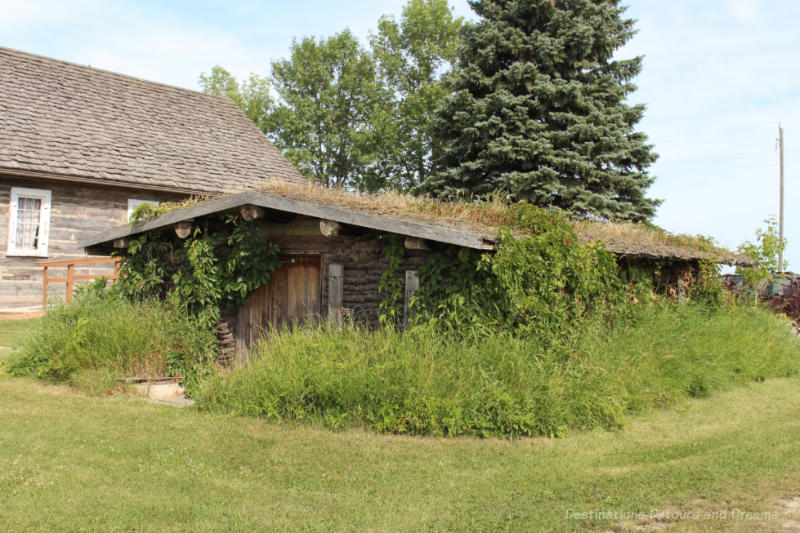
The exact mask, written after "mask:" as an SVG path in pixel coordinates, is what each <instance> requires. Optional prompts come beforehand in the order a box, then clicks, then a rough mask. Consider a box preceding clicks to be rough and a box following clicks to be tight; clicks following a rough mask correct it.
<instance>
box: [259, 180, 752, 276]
mask: <svg viewBox="0 0 800 533" xmlns="http://www.w3.org/2000/svg"><path fill="white" fill-rule="evenodd" d="M260 190H261V191H262V192H266V193H270V194H275V195H278V196H283V197H286V198H290V199H293V200H300V201H308V202H312V203H319V204H323V205H329V206H331V207H341V208H346V209H353V210H357V211H361V212H366V213H374V214H380V215H388V216H395V217H400V218H407V219H411V220H416V221H420V222H428V223H434V224H440V225H444V226H449V227H452V228H454V229H461V230H472V231H476V232H478V233H485V234H494V233H496V231H497V229H498V228H508V229H511V230H512V231H515V232H520V233H523V234H525V233H530V232H531V231H535V230H533V229H532V228H531V227H530V226H528V225H525V224H520V223H519V221H518V219H517V218H516V217H515V216H514V214H513V213H512V212H510V211H509V205H508V204H507V203H506V202H505V201H504V200H503V199H502V198H500V197H495V198H493V199H490V200H484V201H479V202H466V201H461V202H455V201H442V200H435V199H431V198H428V197H424V196H413V195H411V194H408V193H399V192H393V191H389V192H383V193H377V194H376V193H358V192H353V191H347V190H342V189H329V188H327V187H322V186H320V185H317V184H314V183H311V182H309V183H307V184H296V183H280V182H270V183H265V184H263V185H262V187H261V189H260ZM543 211H544V210H543ZM570 224H572V226H573V228H574V230H575V231H576V233H577V234H578V237H579V238H580V239H581V240H582V241H584V242H587V241H603V242H615V243H617V244H618V245H619V246H620V250H612V251H615V252H617V251H620V252H624V251H626V252H627V253H629V254H634V255H635V254H636V253H641V252H643V251H647V250H650V251H655V250H657V252H655V253H662V254H665V255H667V256H670V255H674V256H677V257H694V256H698V257H704V258H708V259H717V260H720V261H727V262H735V261H737V260H740V259H741V258H738V257H737V256H736V255H735V254H733V253H732V252H730V251H728V250H725V249H723V248H719V247H717V246H715V245H714V244H713V242H712V241H711V240H710V239H709V238H708V237H703V236H692V235H673V234H671V233H669V232H667V231H664V230H662V229H660V228H657V227H655V226H653V225H650V224H640V223H632V222H623V223H614V222H609V221H599V220H587V219H572V220H570Z"/></svg>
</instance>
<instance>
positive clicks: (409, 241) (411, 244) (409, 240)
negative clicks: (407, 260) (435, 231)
mask: <svg viewBox="0 0 800 533" xmlns="http://www.w3.org/2000/svg"><path fill="white" fill-rule="evenodd" d="M406 248H408V249H409V250H429V249H430V248H428V245H427V244H425V239H420V238H417V237H406Z"/></svg>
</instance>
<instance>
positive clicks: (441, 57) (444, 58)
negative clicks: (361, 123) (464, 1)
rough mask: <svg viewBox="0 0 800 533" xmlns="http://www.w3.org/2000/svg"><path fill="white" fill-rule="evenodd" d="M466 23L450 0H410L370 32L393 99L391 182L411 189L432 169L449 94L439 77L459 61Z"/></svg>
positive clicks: (388, 142) (387, 140)
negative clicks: (434, 125)
mask: <svg viewBox="0 0 800 533" xmlns="http://www.w3.org/2000/svg"><path fill="white" fill-rule="evenodd" d="M462 23H463V21H462V19H461V18H453V13H452V11H451V10H450V6H449V5H448V3H447V0H410V1H409V2H408V4H406V6H405V7H404V8H403V14H402V17H401V18H400V21H399V22H398V21H396V20H395V19H394V17H390V16H383V17H381V19H380V21H379V22H378V32H377V34H375V35H373V36H372V38H371V44H372V49H373V53H374V54H375V58H376V60H377V62H378V68H379V72H380V75H381V77H382V79H383V83H384V86H385V87H387V88H388V89H389V90H390V91H392V96H393V99H394V102H393V113H392V119H391V120H389V121H387V123H386V124H385V127H384V128H383V129H382V130H381V132H382V153H383V155H384V158H383V163H384V165H385V167H384V170H383V171H384V172H385V174H386V177H387V179H388V180H389V185H390V186H392V187H395V188H398V189H406V190H407V189H410V188H412V187H414V186H415V185H417V184H418V183H420V182H421V181H422V180H424V179H425V178H426V177H427V175H428V173H429V172H430V168H431V153H432V148H433V145H432V140H431V135H430V124H431V121H432V119H433V116H434V113H435V112H436V110H437V109H438V107H439V106H440V105H441V103H442V102H443V100H444V98H445V96H446V95H447V92H446V89H445V88H444V86H443V85H442V83H441V81H440V80H441V77H442V74H443V73H445V72H446V71H449V70H450V69H451V68H452V66H453V65H454V63H455V59H456V49H457V45H458V43H459V39H458V32H459V30H460V28H461V27H462Z"/></svg>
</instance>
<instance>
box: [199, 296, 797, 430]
mask: <svg viewBox="0 0 800 533" xmlns="http://www.w3.org/2000/svg"><path fill="white" fill-rule="evenodd" d="M799 365H800V344H799V343H798V342H797V339H795V338H794V336H793V335H792V332H791V330H790V328H789V326H788V325H787V323H785V321H783V320H781V319H780V318H777V317H775V316H774V315H772V314H770V313H769V312H768V311H766V310H763V309H754V308H723V309H710V308H708V307H704V306H700V305H681V306H676V305H669V304H661V305H651V306H646V307H645V306H642V307H638V308H634V309H631V310H630V314H629V316H628V317H627V318H625V319H624V320H618V322H617V325H616V327H614V328H608V327H607V326H604V325H603V324H602V323H601V322H599V321H597V322H594V323H589V324H587V325H585V326H583V327H582V329H581V330H580V331H579V332H576V334H575V335H574V336H573V337H572V338H571V339H570V340H569V341H568V342H565V343H562V344H561V345H559V346H553V345H550V346H549V347H548V348H543V347H541V346H539V345H537V344H536V343H535V342H533V341H531V340H522V339H518V338H513V337H510V336H504V337H499V336H498V337H493V338H482V339H480V340H470V339H462V340H459V341H454V340H452V339H448V338H446V337H445V336H443V335H441V334H440V333H438V332H437V331H436V330H435V329H434V328H432V327H428V326H425V325H423V326H420V327H416V328H413V329H411V330H409V331H407V332H406V333H405V334H400V333H397V332H395V331H392V330H388V329H387V330H381V331H373V332H370V331H364V330H360V329H350V330H346V331H342V332H338V331H331V330H327V329H318V330H313V331H309V330H305V331H303V330H300V331H294V332H288V331H284V332H281V333H276V334H274V335H272V336H271V337H270V338H269V339H268V340H264V341H262V342H261V343H260V344H259V345H258V346H257V347H256V348H255V353H254V360H253V361H252V362H251V364H250V365H249V366H247V367H242V368H239V369H237V370H236V371H235V372H233V373H232V374H229V375H227V376H216V377H214V378H213V379H212V380H210V381H209V382H208V383H207V384H206V385H205V387H204V389H203V390H202V391H201V393H200V395H199V398H198V402H199V405H200V406H201V407H203V408H205V409H209V410H214V411H220V412H228V413H231V414H235V415H249V416H259V417H266V418H268V419H273V420H285V421H314V422H322V423H324V424H326V425H328V426H331V427H334V428H337V427H343V426H349V425H360V426H365V427H368V428H371V429H374V430H377V431H381V432H392V433H410V434H434V435H461V434H473V435H481V436H490V435H498V436H500V435H502V436H519V435H551V436H557V435H562V434H564V433H566V432H568V431H570V430H576V429H589V428H597V427H602V428H616V427H620V426H622V425H623V423H624V421H625V415H626V414H629V413H632V412H638V411H641V410H644V409H647V408H650V407H652V406H663V405H667V404H670V403H673V402H675V401H677V400H679V399H681V398H685V397H702V396H705V395H707V394H710V393H712V392H714V391H717V390H720V389H724V388H727V387H729V386H731V385H733V384H736V383H744V382H748V381H760V380H764V379H766V378H768V377H774V376H789V375H795V374H797V373H798V367H799Z"/></svg>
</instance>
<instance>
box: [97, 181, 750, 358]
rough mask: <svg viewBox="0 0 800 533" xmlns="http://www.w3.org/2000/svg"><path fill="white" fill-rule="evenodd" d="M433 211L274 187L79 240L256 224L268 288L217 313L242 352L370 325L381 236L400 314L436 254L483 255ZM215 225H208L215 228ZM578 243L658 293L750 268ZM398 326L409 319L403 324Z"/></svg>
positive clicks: (677, 250)
mask: <svg viewBox="0 0 800 533" xmlns="http://www.w3.org/2000/svg"><path fill="white" fill-rule="evenodd" d="M446 205H447V204H437V203H436V202H431V201H427V200H419V199H413V198H406V197H401V196H396V195H391V194H388V195H359V194H352V193H347V192H344V191H336V190H328V189H323V188H321V187H317V186H312V185H311V184H306V185H273V186H268V187H263V188H262V190H259V191H248V192H244V193H239V194H234V195H228V196H223V197H220V198H216V199H213V200H209V201H205V202H200V203H197V204H195V205H191V206H188V207H183V208H180V209H176V210H173V211H169V212H167V213H165V214H162V215H161V216H158V217H156V218H153V219H150V220H146V221H144V222H139V223H136V224H134V225H126V226H121V227H118V228H114V229H111V230H108V231H105V232H102V233H100V234H98V235H96V236H94V237H93V238H92V239H89V240H87V241H86V242H85V245H86V250H87V252H88V253H92V254H108V253H111V252H113V251H115V250H116V251H119V252H121V253H122V254H123V255H124V254H125V249H126V248H127V247H128V246H129V245H130V243H131V241H132V239H135V238H136V237H137V236H140V235H142V234H145V233H148V234H150V235H156V236H157V237H156V238H157V239H160V240H162V241H164V242H167V243H169V245H170V247H171V248H172V249H178V248H180V247H181V240H182V239H184V238H186V236H187V235H189V233H190V232H191V231H192V229H193V228H201V230H202V231H203V232H212V233H213V232H223V231H227V230H226V229H224V227H223V224H221V223H220V222H219V221H220V220H222V219H223V218H224V216H231V215H232V216H236V217H242V218H243V219H244V220H249V221H256V223H257V224H259V225H260V227H261V228H262V229H263V231H262V232H260V233H259V235H261V236H262V237H260V238H263V239H267V240H269V241H270V242H271V243H274V244H275V245H276V246H277V248H278V249H279V250H280V255H281V262H280V266H279V267H278V268H277V270H275V271H274V273H273V274H272V276H271V278H270V281H269V283H267V284H265V285H263V286H261V287H260V288H258V289H256V290H255V291H253V292H252V293H251V294H249V296H248V297H247V299H246V301H245V302H244V303H243V304H242V305H240V306H239V307H237V308H235V309H227V310H225V312H223V317H222V320H221V324H220V339H221V341H222V344H223V346H224V347H226V349H228V350H233V349H234V347H235V348H236V351H238V352H240V353H241V351H243V349H244V347H246V346H247V345H248V344H250V343H252V342H253V341H254V340H256V339H257V338H258V336H259V335H260V333H261V331H262V330H264V329H268V328H269V327H272V326H275V325H277V324H279V323H282V322H283V323H285V322H289V323H291V322H299V323H304V322H307V321H313V320H329V321H332V322H334V323H338V324H341V323H342V321H344V320H353V321H357V322H361V323H366V324H371V325H374V324H376V323H377V322H378V313H379V306H380V302H381V300H382V299H383V298H384V297H385V296H384V295H382V294H381V292H382V291H381V290H380V283H381V278H382V274H383V273H384V272H385V271H386V270H387V268H388V267H389V261H390V259H389V258H388V257H387V255H386V252H385V247H386V242H387V237H388V236H396V238H397V237H399V238H401V239H402V242H403V244H404V250H403V253H402V256H401V258H400V263H399V265H398V266H397V268H396V270H397V271H399V273H400V276H399V277H400V279H402V280H403V283H404V287H403V300H404V304H405V305H404V309H407V304H408V302H409V299H410V298H411V296H413V294H414V292H415V291H416V290H417V288H418V287H419V277H418V269H419V267H420V265H422V264H423V263H424V261H425V258H426V255H427V254H428V253H430V252H431V251H433V250H440V249H442V248H444V247H458V248H462V249H469V250H476V251H479V252H481V253H491V252H492V250H494V249H496V246H497V242H498V236H497V233H496V230H493V229H492V228H490V227H488V226H486V225H485V224H481V223H479V222H476V221H474V220H470V219H469V217H468V216H467V217H462V218H461V219H456V218H454V217H450V216H447V215H446V214H442V213H440V212H437V209H439V207H443V206H446ZM215 221H216V222H215ZM574 229H575V231H576V233H577V235H578V238H579V240H581V241H583V242H587V241H603V243H604V245H605V247H606V248H607V249H608V250H609V251H611V252H613V253H614V254H615V255H616V257H617V262H618V264H619V266H620V268H621V269H623V270H624V269H626V268H629V266H630V265H634V264H636V265H639V266H642V265H644V266H645V267H646V268H650V270H651V271H652V272H653V276H654V277H655V282H656V285H657V286H658V287H660V288H661V290H675V289H678V290H679V288H680V280H681V279H684V278H685V276H687V275H688V276H691V275H694V274H695V273H696V272H698V264H699V262H700V261H703V260H711V261H716V262H722V263H728V264H739V265H749V264H751V263H752V262H751V261H750V260H749V259H747V258H744V257H741V256H738V255H735V254H732V253H730V252H727V251H725V250H720V249H700V248H698V247H696V246H691V245H689V244H685V243H681V242H678V241H675V240H674V239H673V240H670V239H667V238H664V237H663V236H660V235H659V234H658V233H656V232H646V231H644V230H642V229H636V228H634V227H633V226H624V225H622V226H621V225H610V224H602V223H588V222H587V223H576V224H575V226H574ZM403 318H404V319H406V318H407V317H403Z"/></svg>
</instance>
